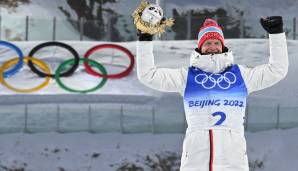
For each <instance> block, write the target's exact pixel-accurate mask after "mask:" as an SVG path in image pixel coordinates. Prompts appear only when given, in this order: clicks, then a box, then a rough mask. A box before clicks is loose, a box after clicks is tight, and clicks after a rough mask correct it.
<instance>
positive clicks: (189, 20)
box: [186, 11, 191, 40]
mask: <svg viewBox="0 0 298 171" xmlns="http://www.w3.org/2000/svg"><path fill="white" fill-rule="evenodd" d="M186 39H187V40H191V11H188V12H187V35H186Z"/></svg>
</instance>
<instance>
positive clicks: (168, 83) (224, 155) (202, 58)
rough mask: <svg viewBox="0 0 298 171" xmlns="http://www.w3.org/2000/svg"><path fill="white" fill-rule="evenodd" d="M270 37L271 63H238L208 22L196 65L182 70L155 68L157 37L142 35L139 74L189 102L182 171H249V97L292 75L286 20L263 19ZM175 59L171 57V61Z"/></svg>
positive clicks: (196, 53)
mask: <svg viewBox="0 0 298 171" xmlns="http://www.w3.org/2000/svg"><path fill="white" fill-rule="evenodd" d="M260 22H261V25H262V26H263V28H264V29H265V30H266V31H267V32H268V33H269V42H270V57H269V62H268V63H267V64H263V65H259V66H255V67H247V66H244V65H238V64H235V63H234V62H233V61H234V60H233V54H232V52H231V51H229V50H228V48H227V47H226V46H225V40H224V34H223V32H222V29H221V27H220V26H219V25H218V24H217V22H216V21H215V20H212V19H206V20H205V22H204V24H203V25H202V27H201V28H200V30H199V32H198V44H197V47H196V49H195V51H194V52H193V53H192V55H191V57H190V61H191V62H190V66H189V67H183V68H178V69H170V68H157V67H156V66H155V65H154V56H153V42H152V41H151V40H152V35H150V34H145V33H143V34H140V35H139V41H138V42H137V73H138V78H139V80H140V81H141V82H142V83H143V84H145V85H146V86H148V87H151V88H153V89H156V90H159V91H164V92H178V93H180V94H181V96H182V97H183V100H184V109H185V115H186V120H187V124H188V128H187V131H186V135H185V139H184V142H183V153H182V158H181V167H180V170H181V171H248V170H249V166H248V159H247V154H246V141H245V137H244V127H243V123H244V116H245V107H246V98H247V96H248V95H249V94H250V93H252V92H255V91H258V90H261V89H264V88H267V87H270V86H272V85H274V84H276V83H277V82H279V81H280V80H282V79H283V78H284V77H285V76H286V75H287V71H288V51H287V44H286V36H285V33H284V32H283V21H282V17H280V16H272V17H267V18H261V19H260ZM169 60H171V59H169Z"/></svg>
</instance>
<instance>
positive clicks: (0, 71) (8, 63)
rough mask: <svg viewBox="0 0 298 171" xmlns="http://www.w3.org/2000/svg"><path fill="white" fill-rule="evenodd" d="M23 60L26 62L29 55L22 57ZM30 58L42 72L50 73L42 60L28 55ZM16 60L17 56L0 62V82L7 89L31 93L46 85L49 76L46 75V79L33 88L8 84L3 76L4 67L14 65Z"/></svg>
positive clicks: (48, 81) (17, 59)
mask: <svg viewBox="0 0 298 171" xmlns="http://www.w3.org/2000/svg"><path fill="white" fill-rule="evenodd" d="M23 60H24V62H25V63H28V61H29V57H24V59H23ZM30 60H31V61H32V62H33V63H34V64H36V65H37V66H38V67H39V68H40V69H42V70H43V71H44V72H46V73H48V74H50V73H51V70H50V68H49V67H48V65H47V64H46V63H44V62H43V61H41V60H39V59H37V58H33V57H30ZM18 61H19V58H13V59H11V60H8V61H6V62H5V63H3V64H2V66H1V68H0V83H2V84H3V85H4V86H5V87H7V88H8V89H10V90H13V91H15V92H19V93H31V92H34V91H38V90H40V89H42V88H44V87H45V86H47V85H48V84H49V83H50V80H51V78H50V77H46V80H45V81H44V82H43V83H41V84H40V85H38V86H36V87H34V88H30V89H18V88H14V87H12V86H11V85H9V84H8V83H7V82H6V81H5V79H4V77H3V72H4V71H5V70H6V69H8V68H10V67H11V66H12V65H15V64H16V63H17V62H18Z"/></svg>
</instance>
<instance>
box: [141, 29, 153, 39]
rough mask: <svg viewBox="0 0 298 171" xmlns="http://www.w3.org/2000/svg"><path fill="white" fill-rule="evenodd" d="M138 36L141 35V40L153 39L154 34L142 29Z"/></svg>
mask: <svg viewBox="0 0 298 171" xmlns="http://www.w3.org/2000/svg"><path fill="white" fill-rule="evenodd" d="M138 36H139V41H152V39H153V35H151V34H148V33H141V32H140V31H139V33H138Z"/></svg>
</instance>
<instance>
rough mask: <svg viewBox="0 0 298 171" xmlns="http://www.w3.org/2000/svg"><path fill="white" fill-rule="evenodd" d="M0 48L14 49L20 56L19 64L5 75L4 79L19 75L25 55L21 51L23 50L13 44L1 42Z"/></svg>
mask: <svg viewBox="0 0 298 171" xmlns="http://www.w3.org/2000/svg"><path fill="white" fill-rule="evenodd" d="M0 46H5V47H8V48H10V49H13V50H14V51H16V52H17V54H18V56H19V61H18V63H17V64H16V65H15V66H14V67H13V68H11V69H9V70H7V71H5V72H4V73H3V76H4V78H7V77H10V76H12V75H14V74H15V73H17V72H18V71H19V70H20V69H21V68H22V67H23V63H24V61H23V59H24V55H23V52H22V51H21V49H20V48H18V47H17V46H16V45H14V44H12V43H9V42H6V41H1V40H0Z"/></svg>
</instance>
